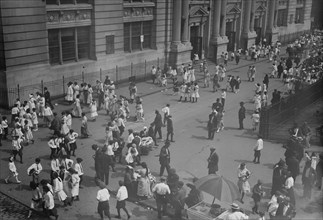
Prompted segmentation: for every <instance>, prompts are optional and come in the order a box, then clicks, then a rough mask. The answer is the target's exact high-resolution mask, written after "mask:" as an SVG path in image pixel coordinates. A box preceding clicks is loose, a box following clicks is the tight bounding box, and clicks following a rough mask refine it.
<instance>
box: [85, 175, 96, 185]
mask: <svg viewBox="0 0 323 220" xmlns="http://www.w3.org/2000/svg"><path fill="white" fill-rule="evenodd" d="M81 185H82V186H85V187H95V186H96V184H95V178H94V176H88V175H83V181H82V183H81Z"/></svg>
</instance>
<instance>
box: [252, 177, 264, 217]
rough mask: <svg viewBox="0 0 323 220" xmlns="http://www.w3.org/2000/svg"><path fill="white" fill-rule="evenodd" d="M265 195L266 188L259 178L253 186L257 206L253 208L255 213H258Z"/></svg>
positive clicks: (253, 195)
mask: <svg viewBox="0 0 323 220" xmlns="http://www.w3.org/2000/svg"><path fill="white" fill-rule="evenodd" d="M263 195H264V190H263V188H262V181H261V180H258V182H257V184H256V185H255V186H254V187H253V188H252V198H253V201H254V203H255V206H254V207H253V208H252V211H253V213H257V214H258V206H259V203H260V201H261V198H262V197H263Z"/></svg>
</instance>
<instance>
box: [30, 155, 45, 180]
mask: <svg viewBox="0 0 323 220" xmlns="http://www.w3.org/2000/svg"><path fill="white" fill-rule="evenodd" d="M42 170H43V167H42V165H41V164H40V159H39V158H36V159H35V163H33V164H32V165H31V166H30V167H28V169H27V174H28V175H29V176H32V177H33V182H35V183H39V174H40V172H41V171H42Z"/></svg>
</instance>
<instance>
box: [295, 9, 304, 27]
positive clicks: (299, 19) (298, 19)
mask: <svg viewBox="0 0 323 220" xmlns="http://www.w3.org/2000/svg"><path fill="white" fill-rule="evenodd" d="M298 23H304V8H296V13H295V24H298Z"/></svg>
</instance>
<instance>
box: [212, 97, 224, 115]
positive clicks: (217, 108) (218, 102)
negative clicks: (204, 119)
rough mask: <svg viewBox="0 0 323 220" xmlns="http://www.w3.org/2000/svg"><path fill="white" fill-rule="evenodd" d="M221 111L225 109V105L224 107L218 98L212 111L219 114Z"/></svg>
mask: <svg viewBox="0 0 323 220" xmlns="http://www.w3.org/2000/svg"><path fill="white" fill-rule="evenodd" d="M221 109H223V105H222V103H221V102H220V99H219V98H217V99H216V102H214V103H213V104H212V110H215V111H217V112H220V111H221Z"/></svg>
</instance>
